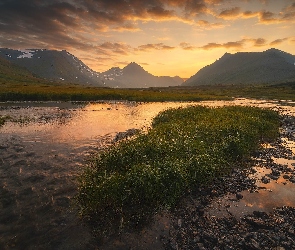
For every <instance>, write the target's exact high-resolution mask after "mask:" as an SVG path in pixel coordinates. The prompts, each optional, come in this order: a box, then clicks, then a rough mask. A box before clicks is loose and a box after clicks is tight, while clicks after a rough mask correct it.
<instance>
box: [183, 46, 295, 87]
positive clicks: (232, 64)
mask: <svg viewBox="0 0 295 250" xmlns="http://www.w3.org/2000/svg"><path fill="white" fill-rule="evenodd" d="M290 81H295V56H294V55H291V54H289V53H286V52H284V51H281V50H278V49H269V50H266V51H264V52H238V53H236V54H230V53H225V54H224V55H223V56H222V57H221V58H220V59H219V60H217V61H215V62H214V63H213V64H211V65H208V66H206V67H204V68H202V69H201V70H199V71H198V72H197V73H196V74H195V75H194V76H192V77H191V78H189V79H188V80H187V81H185V82H184V83H183V85H187V86H188V85H190V86H196V85H215V84H275V83H284V82H290Z"/></svg>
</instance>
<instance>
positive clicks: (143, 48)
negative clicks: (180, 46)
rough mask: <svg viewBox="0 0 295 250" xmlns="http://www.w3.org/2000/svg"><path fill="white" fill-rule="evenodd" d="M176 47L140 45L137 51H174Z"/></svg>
mask: <svg viewBox="0 0 295 250" xmlns="http://www.w3.org/2000/svg"><path fill="white" fill-rule="evenodd" d="M173 49H175V47H172V46H168V45H165V44H163V43H154V44H151V43H149V44H145V45H140V46H139V47H138V48H137V49H136V50H139V51H149V50H173Z"/></svg>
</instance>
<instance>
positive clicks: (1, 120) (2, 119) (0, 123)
mask: <svg viewBox="0 0 295 250" xmlns="http://www.w3.org/2000/svg"><path fill="white" fill-rule="evenodd" d="M10 119H11V117H10V116H0V127H1V126H3V125H4V124H5V122H7V121H8V120H10Z"/></svg>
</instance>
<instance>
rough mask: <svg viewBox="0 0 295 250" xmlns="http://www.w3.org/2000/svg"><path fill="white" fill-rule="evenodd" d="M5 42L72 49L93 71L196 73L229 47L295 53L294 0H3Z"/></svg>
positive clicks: (0, 26) (0, 43)
mask: <svg viewBox="0 0 295 250" xmlns="http://www.w3.org/2000/svg"><path fill="white" fill-rule="evenodd" d="M0 47H8V48H13V49H24V48H45V49H57V50H63V49H65V50H67V51H69V52H70V53H72V54H74V55H75V56H77V57H78V58H79V59H81V60H82V61H83V62H84V63H85V64H87V65H88V66H89V67H90V68H92V69H94V70H96V71H99V72H102V71H105V70H107V69H109V68H111V67H115V66H118V67H121V68H122V67H124V66H126V65H127V64H128V63H130V62H136V63H138V64H140V65H141V66H142V67H144V69H146V70H147V71H148V72H150V73H152V74H154V75H158V76H160V75H170V76H175V75H179V76H180V77H183V78H188V77H190V76H192V75H193V74H195V73H196V72H197V71H198V70H199V69H200V68H202V67H204V66H206V65H208V64H210V63H213V62H214V61H215V60H216V59H218V58H220V57H221V56H222V55H223V54H224V53H225V52H229V53H236V52H239V51H247V52H252V51H264V50H267V49H269V48H272V47H274V48H277V49H280V50H283V51H286V52H288V53H291V54H293V55H294V54H295V1H290V0H235V1H234V0H195V1H194V0H172V1H168V0H152V1H143V0H113V1H112V0H85V1H82V0H71V1H70V0H51V1H45V0H0Z"/></svg>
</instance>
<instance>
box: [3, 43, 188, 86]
mask: <svg viewBox="0 0 295 250" xmlns="http://www.w3.org/2000/svg"><path fill="white" fill-rule="evenodd" d="M0 57H2V58H4V59H6V60H8V61H10V62H12V63H14V64H16V65H18V66H20V67H23V68H26V69H27V70H29V71H30V72H32V73H33V74H34V75H35V76H37V77H40V78H44V79H47V80H51V81H58V82H66V83H76V84H81V85H86V86H97V87H101V86H104V87H113V88H148V87H166V86H176V85H180V84H182V83H183V80H182V79H181V78H180V77H169V76H160V77H158V76H154V75H152V74H150V73H148V72H147V71H145V70H144V69H143V68H142V67H141V66H140V65H138V64H136V63H134V62H133V63H130V64H128V65H127V66H126V67H124V68H123V69H120V68H118V67H114V68H111V69H109V70H108V71H106V72H103V73H99V72H96V71H94V70H92V69H90V68H89V67H88V66H87V65H85V64H84V63H83V62H82V61H81V60H79V59H78V58H77V57H75V56H74V55H72V54H70V53H69V52H67V51H65V50H62V51H57V50H45V49H25V50H14V49H7V48H0Z"/></svg>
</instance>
